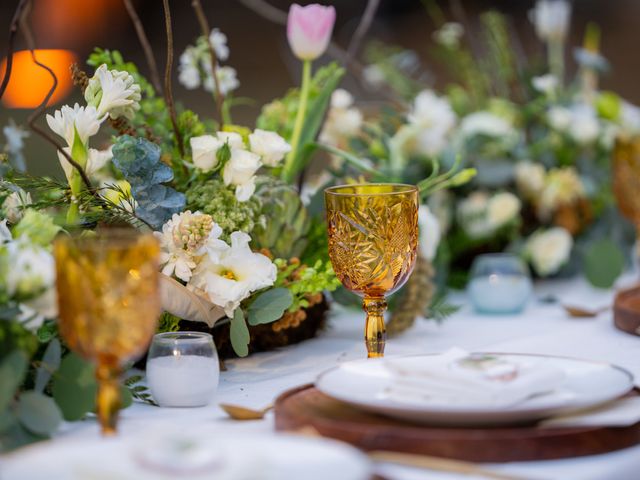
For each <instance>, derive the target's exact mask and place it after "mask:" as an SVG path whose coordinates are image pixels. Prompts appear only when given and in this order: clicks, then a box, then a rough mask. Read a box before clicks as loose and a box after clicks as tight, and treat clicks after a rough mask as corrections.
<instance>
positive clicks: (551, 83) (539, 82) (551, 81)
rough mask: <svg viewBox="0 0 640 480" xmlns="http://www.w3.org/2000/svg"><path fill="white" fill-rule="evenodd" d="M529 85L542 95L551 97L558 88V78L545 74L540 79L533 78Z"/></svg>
mask: <svg viewBox="0 0 640 480" xmlns="http://www.w3.org/2000/svg"><path fill="white" fill-rule="evenodd" d="M531 84H532V85H533V88H535V89H536V90H537V91H539V92H541V93H544V94H545V95H551V94H552V93H553V92H555V91H556V89H557V88H558V85H559V82H558V77H556V76H555V75H553V74H551V73H547V74H546V75H542V76H540V77H533V79H532V80H531Z"/></svg>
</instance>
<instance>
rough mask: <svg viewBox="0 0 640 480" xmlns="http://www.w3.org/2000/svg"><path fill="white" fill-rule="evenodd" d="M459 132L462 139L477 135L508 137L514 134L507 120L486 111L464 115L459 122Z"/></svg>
mask: <svg viewBox="0 0 640 480" xmlns="http://www.w3.org/2000/svg"><path fill="white" fill-rule="evenodd" d="M460 133H461V135H462V137H463V138H464V139H470V138H472V137H475V136H477V135H485V136H487V137H493V138H503V137H506V138H508V137H513V136H514V135H516V131H515V129H514V128H513V125H511V123H510V122H509V121H507V120H505V119H504V118H502V117H499V116H498V115H496V114H494V113H491V112H488V111H480V112H475V113H472V114H470V115H467V116H466V117H464V118H463V119H462V122H461V124H460Z"/></svg>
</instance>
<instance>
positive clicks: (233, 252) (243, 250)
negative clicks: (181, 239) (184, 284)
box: [188, 232, 277, 317]
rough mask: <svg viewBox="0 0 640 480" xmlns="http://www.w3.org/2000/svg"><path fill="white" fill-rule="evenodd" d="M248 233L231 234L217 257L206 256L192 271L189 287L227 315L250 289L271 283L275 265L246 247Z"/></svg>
mask: <svg viewBox="0 0 640 480" xmlns="http://www.w3.org/2000/svg"><path fill="white" fill-rule="evenodd" d="M250 241H251V237H249V235H247V234H246V233H243V232H233V233H232V234H231V247H230V248H228V249H226V250H224V251H223V252H222V254H221V255H220V257H219V258H217V259H212V258H210V257H209V256H205V257H204V258H203V260H202V261H201V262H200V263H199V264H198V266H197V268H196V269H195V271H194V272H193V277H192V278H191V281H190V282H189V285H188V286H189V287H190V288H191V289H195V290H198V291H202V292H205V293H206V294H207V296H208V297H209V300H210V301H211V302H212V303H214V304H215V305H218V306H220V307H222V308H224V311H225V313H226V314H227V316H228V317H233V312H234V311H235V309H236V308H238V306H239V305H240V302H242V300H244V299H245V298H247V297H248V296H249V295H251V293H253V292H255V291H256V290H260V289H262V288H266V287H270V286H272V285H273V284H274V282H275V280H276V275H277V268H276V266H275V265H274V264H273V263H272V262H271V260H269V259H268V258H267V257H265V256H264V255H262V254H260V253H254V252H252V251H251V249H250V248H249V242H250Z"/></svg>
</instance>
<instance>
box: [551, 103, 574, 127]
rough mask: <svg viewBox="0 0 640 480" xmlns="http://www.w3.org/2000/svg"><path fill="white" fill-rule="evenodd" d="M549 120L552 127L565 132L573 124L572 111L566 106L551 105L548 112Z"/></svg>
mask: <svg viewBox="0 0 640 480" xmlns="http://www.w3.org/2000/svg"><path fill="white" fill-rule="evenodd" d="M547 122H549V126H551V128H553V129H555V130H558V131H560V132H565V131H566V130H567V129H568V128H569V126H570V125H571V112H570V111H569V109H568V108H565V107H557V106H556V107H551V108H550V109H549V111H548V112H547Z"/></svg>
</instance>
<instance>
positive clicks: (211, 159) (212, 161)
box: [189, 135, 224, 172]
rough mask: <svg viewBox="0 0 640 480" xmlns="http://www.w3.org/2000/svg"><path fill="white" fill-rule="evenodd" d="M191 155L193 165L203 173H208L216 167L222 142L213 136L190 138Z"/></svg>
mask: <svg viewBox="0 0 640 480" xmlns="http://www.w3.org/2000/svg"><path fill="white" fill-rule="evenodd" d="M189 143H190V144H191V153H192V159H193V164H194V165H195V166H196V167H198V168H199V169H200V170H202V171H203V172H208V171H210V170H212V169H214V168H215V167H216V166H217V165H218V149H219V148H220V147H222V145H224V142H223V141H222V140H220V139H219V138H217V137H214V136H213V135H202V136H200V137H192V138H191V140H190V141H189Z"/></svg>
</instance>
